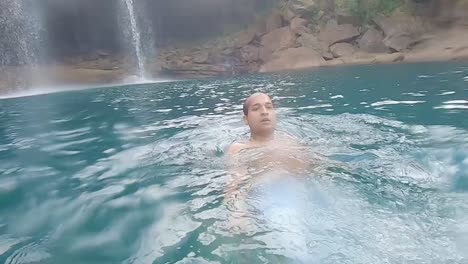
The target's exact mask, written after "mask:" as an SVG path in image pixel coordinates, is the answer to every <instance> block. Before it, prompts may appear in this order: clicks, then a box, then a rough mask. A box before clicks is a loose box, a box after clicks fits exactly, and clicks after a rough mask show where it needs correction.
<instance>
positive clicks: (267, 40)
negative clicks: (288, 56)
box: [260, 27, 296, 62]
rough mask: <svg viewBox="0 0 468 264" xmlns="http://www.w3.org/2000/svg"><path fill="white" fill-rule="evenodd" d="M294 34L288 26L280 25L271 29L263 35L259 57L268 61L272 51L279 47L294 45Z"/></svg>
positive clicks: (284, 47)
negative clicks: (280, 26)
mask: <svg viewBox="0 0 468 264" xmlns="http://www.w3.org/2000/svg"><path fill="white" fill-rule="evenodd" d="M295 42H296V36H295V35H294V33H292V31H291V30H290V29H289V27H282V28H278V29H275V30H273V31H272V32H270V33H268V34H266V35H265V36H263V38H262V41H261V44H262V47H261V48H260V59H261V60H262V61H264V62H265V61H268V60H269V59H270V58H271V56H272V55H273V53H274V52H275V51H277V50H280V49H286V48H292V47H294V46H295Z"/></svg>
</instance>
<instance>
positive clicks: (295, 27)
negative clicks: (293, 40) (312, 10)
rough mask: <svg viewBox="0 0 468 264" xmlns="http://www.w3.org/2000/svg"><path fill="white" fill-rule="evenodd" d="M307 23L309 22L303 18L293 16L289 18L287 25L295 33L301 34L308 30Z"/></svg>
mask: <svg viewBox="0 0 468 264" xmlns="http://www.w3.org/2000/svg"><path fill="white" fill-rule="evenodd" d="M308 23H309V22H308V21H307V20H305V19H303V18H300V17H295V18H293V19H292V20H291V22H290V24H289V27H290V28H291V31H292V32H294V33H295V34H297V35H302V34H303V33H307V32H309V29H308V28H307V24H308Z"/></svg>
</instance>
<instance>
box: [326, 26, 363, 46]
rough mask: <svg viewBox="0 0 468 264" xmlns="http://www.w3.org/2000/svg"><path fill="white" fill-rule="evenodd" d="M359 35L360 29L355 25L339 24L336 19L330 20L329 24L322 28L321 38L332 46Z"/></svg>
mask: <svg viewBox="0 0 468 264" xmlns="http://www.w3.org/2000/svg"><path fill="white" fill-rule="evenodd" d="M359 35H360V34H359V31H358V30H357V29H356V28H355V27H354V26H353V25H351V24H344V25H338V24H337V23H336V21H334V20H330V21H328V23H327V25H326V26H325V27H324V28H323V29H322V30H320V35H319V38H320V40H321V41H323V42H324V43H326V44H327V45H328V46H331V45H333V44H335V43H338V42H348V41H351V40H353V39H355V38H356V37H358V36H359Z"/></svg>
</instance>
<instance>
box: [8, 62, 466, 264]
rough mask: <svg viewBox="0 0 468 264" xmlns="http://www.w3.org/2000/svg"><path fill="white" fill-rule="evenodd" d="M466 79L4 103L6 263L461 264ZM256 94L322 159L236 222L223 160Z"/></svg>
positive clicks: (119, 91)
mask: <svg viewBox="0 0 468 264" xmlns="http://www.w3.org/2000/svg"><path fill="white" fill-rule="evenodd" d="M467 76H468V66H467V65H466V64H415V65H385V66H360V67H338V68H326V69H320V70H315V71H306V72H299V73H291V74H289V73H283V74H273V75H255V76H242V77H237V78H231V79H222V80H200V81H183V82H173V83H160V84H145V85H134V86H122V87H114V88H98V89H93V90H82V91H72V92H64V93H54V94H49V95H39V96H31V97H23V98H12V99H4V100H0V121H1V122H0V159H1V163H0V174H1V176H0V262H1V263H4V262H5V263H9V264H10V263H15V264H16V263H301V261H302V262H304V263H467V262H468V254H467V252H468V249H467V245H468V239H467V237H468V175H467V171H468V112H467V111H468V110H467V106H468V102H467V100H468V82H467V81H466V77H467ZM254 91H266V92H268V93H269V94H271V95H272V97H273V98H274V101H275V103H276V105H277V109H278V114H279V118H280V123H279V127H278V129H279V132H280V133H283V134H289V135H291V136H294V137H296V138H297V139H298V140H299V141H300V142H301V143H302V144H303V145H304V146H305V147H306V148H307V149H308V150H309V151H311V152H313V153H315V154H316V155H317V156H319V157H321V158H320V159H319V163H318V167H317V168H316V169H314V170H312V171H310V172H309V175H307V176H308V177H306V180H301V181H298V180H294V179H293V178H285V180H284V179H283V181H279V182H277V183H276V184H274V185H272V186H270V187H268V188H266V189H261V188H260V189H259V190H258V191H256V192H254V193H253V194H252V195H251V196H250V197H249V199H250V200H249V202H250V203H252V204H253V205H254V206H256V210H253V211H250V212H249V214H250V215H249V214H248V218H246V219H245V218H244V219H243V220H244V225H245V228H244V229H238V228H236V221H238V220H242V219H241V218H237V217H234V216H235V212H233V211H232V207H231V206H232V204H230V203H228V202H226V201H225V200H224V192H225V188H226V186H227V184H228V183H229V182H230V177H229V176H228V175H227V173H226V168H225V165H224V158H223V154H224V150H225V149H226V147H228V146H229V144H230V143H232V142H234V141H236V140H242V139H245V138H247V136H248V130H247V128H246V127H245V126H244V125H243V122H242V119H241V111H242V110H241V102H242V100H243V98H245V97H246V96H248V95H249V94H250V93H252V92H254ZM278 173H279V174H281V173H280V172H278ZM237 224H239V223H237ZM240 224H242V223H240Z"/></svg>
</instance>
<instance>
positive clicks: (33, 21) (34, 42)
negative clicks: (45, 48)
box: [0, 0, 41, 65]
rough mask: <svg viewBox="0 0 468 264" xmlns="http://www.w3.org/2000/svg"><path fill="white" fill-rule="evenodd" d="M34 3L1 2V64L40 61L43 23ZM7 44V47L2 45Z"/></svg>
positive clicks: (25, 63)
mask: <svg viewBox="0 0 468 264" xmlns="http://www.w3.org/2000/svg"><path fill="white" fill-rule="evenodd" d="M34 8H35V7H34V4H32V5H30V6H26V5H25V4H24V1H20V0H15V1H4V2H2V3H0V35H1V37H5V38H6V39H5V40H3V41H0V44H1V43H3V44H2V45H1V46H0V50H1V51H0V52H1V53H2V54H0V60H1V61H0V62H1V64H7V65H8V64H10V65H11V64H17V65H35V64H37V63H38V61H39V57H40V56H39V53H40V49H41V48H40V46H41V23H40V21H39V19H38V16H37V13H36V12H35V11H36V10H35V9H34ZM1 37H0V38H1ZM2 46H5V47H2Z"/></svg>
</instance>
